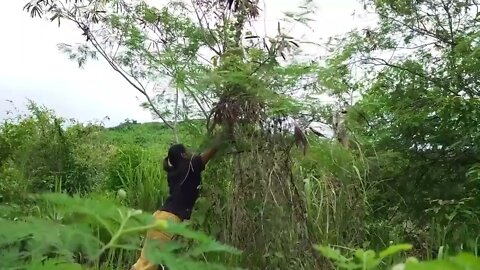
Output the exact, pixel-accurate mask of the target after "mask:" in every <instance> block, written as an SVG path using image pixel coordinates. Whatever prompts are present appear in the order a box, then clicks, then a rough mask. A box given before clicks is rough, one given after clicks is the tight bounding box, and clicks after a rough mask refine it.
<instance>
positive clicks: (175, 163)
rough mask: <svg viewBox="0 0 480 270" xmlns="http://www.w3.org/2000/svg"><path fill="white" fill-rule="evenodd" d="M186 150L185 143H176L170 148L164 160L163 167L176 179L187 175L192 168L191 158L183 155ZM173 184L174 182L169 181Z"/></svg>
mask: <svg viewBox="0 0 480 270" xmlns="http://www.w3.org/2000/svg"><path fill="white" fill-rule="evenodd" d="M186 151H187V150H186V148H185V146H184V145H183V144H175V145H172V146H171V147H170V148H169V149H168V155H167V157H165V159H164V160H163V169H164V170H165V171H166V172H167V173H168V175H169V176H172V177H173V178H176V179H177V178H182V179H183V178H186V177H187V175H188V173H189V169H190V160H189V159H187V158H185V157H184V156H183V154H184V153H186ZM180 181H181V179H180ZM171 184H174V183H169V185H171Z"/></svg>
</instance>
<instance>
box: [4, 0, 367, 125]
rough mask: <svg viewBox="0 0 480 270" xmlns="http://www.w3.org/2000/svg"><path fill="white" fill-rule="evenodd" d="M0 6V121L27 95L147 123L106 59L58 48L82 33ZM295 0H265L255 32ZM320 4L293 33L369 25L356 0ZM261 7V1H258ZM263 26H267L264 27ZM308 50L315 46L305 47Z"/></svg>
mask: <svg viewBox="0 0 480 270" xmlns="http://www.w3.org/2000/svg"><path fill="white" fill-rule="evenodd" d="M2 2H3V3H2V4H3V5H2V9H0V25H1V28H0V29H1V30H2V31H1V35H2V41H1V42H0V119H3V118H4V117H5V112H6V111H7V110H10V109H11V106H10V104H9V103H8V102H6V101H5V100H12V101H14V103H15V105H16V106H17V107H19V108H24V105H25V103H26V99H27V98H29V99H31V100H33V101H35V102H37V103H39V104H41V105H45V106H47V107H48V108H50V109H53V110H54V111H55V112H56V113H57V114H58V115H60V116H62V117H66V118H75V119H77V120H80V121H94V120H101V119H102V118H104V117H105V116H108V117H109V118H110V121H107V122H105V124H106V125H107V126H111V125H116V124H118V123H120V122H122V121H123V120H125V119H126V118H130V119H136V120H138V121H140V122H144V121H151V120H152V117H151V115H150V113H148V112H146V111H145V110H144V109H142V108H140V107H139V103H140V102H143V99H142V98H141V97H140V96H138V95H137V92H136V91H135V90H134V89H133V88H132V87H131V86H130V85H129V84H128V83H127V82H126V81H124V80H123V79H122V78H121V77H120V75H118V74H117V73H115V72H114V71H113V70H112V69H111V68H110V67H109V66H108V65H107V63H106V62H105V61H103V60H98V61H90V62H88V63H87V65H86V66H85V67H84V68H83V69H79V68H78V65H77V63H76V62H73V61H70V60H69V59H68V57H67V56H66V55H64V54H63V53H61V52H60V51H58V49H57V44H58V43H61V42H65V43H75V42H82V41H83V40H84V39H83V36H81V33H80V32H79V31H78V30H77V29H75V28H73V27H72V26H70V25H67V24H64V25H62V26H61V27H60V28H59V27H58V26H57V24H56V23H50V22H48V21H45V20H41V19H32V18H30V17H29V14H28V13H26V12H24V11H23V10H22V8H23V6H24V5H25V3H26V2H27V1H24V0H3V1H2ZM298 3H299V1H293V0H266V7H267V8H266V10H265V11H266V15H265V17H264V18H262V19H260V20H258V21H257V22H256V25H255V28H256V30H257V33H259V34H262V33H263V32H264V31H263V29H264V28H266V29H267V35H270V36H273V35H275V31H276V25H277V21H278V19H279V18H281V17H282V12H283V11H290V10H293V9H295V8H296V6H297V4H298ZM316 5H317V7H318V12H317V15H316V16H315V19H316V22H314V23H311V25H312V26H313V29H314V31H312V30H307V29H306V28H304V27H301V26H299V25H294V26H293V27H292V32H291V33H292V35H293V36H295V37H301V35H302V34H308V35H307V36H306V37H303V38H308V39H309V40H310V41H316V42H320V39H321V38H323V39H326V38H328V37H329V36H331V35H335V34H341V33H344V32H346V31H348V30H350V29H352V28H355V27H359V28H362V27H364V26H365V25H367V24H371V23H372V19H371V18H366V17H359V16H352V13H353V12H354V11H355V10H357V13H358V11H361V10H360V9H361V7H360V6H359V4H358V2H357V0H316ZM262 8H263V5H262ZM265 25H266V26H265ZM309 48H310V50H311V51H309V52H310V53H312V54H315V53H316V51H315V49H313V48H311V47H309Z"/></svg>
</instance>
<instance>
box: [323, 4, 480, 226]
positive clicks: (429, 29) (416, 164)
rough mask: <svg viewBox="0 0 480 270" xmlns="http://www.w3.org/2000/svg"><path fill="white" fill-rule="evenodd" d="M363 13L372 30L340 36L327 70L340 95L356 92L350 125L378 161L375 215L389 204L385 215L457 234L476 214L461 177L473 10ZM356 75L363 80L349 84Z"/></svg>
mask: <svg viewBox="0 0 480 270" xmlns="http://www.w3.org/2000/svg"><path fill="white" fill-rule="evenodd" d="M365 8H366V9H367V10H370V9H374V10H375V13H376V14H377V16H378V19H379V24H378V27H376V28H372V29H366V30H365V32H364V33H363V34H362V33H359V32H353V33H350V34H349V35H348V36H347V37H345V38H344V39H343V40H342V46H341V48H342V51H341V52H339V53H337V54H336V55H335V56H334V57H332V58H331V61H330V65H329V67H328V68H327V70H329V71H331V72H333V71H336V72H337V73H336V74H340V75H341V76H339V77H337V78H335V81H334V82H335V83H336V84H335V86H337V88H338V87H339V85H340V86H341V85H346V86H345V87H343V88H340V92H342V91H343V92H345V89H348V88H349V87H351V86H356V87H357V88H356V89H357V90H358V91H359V92H362V93H364V95H363V96H362V98H361V100H360V101H359V102H358V103H356V104H355V106H354V107H353V108H352V109H351V110H350V112H349V121H350V122H349V124H350V129H351V130H352V131H354V134H355V136H356V138H357V140H359V141H361V142H362V143H364V146H365V147H367V148H369V147H370V146H371V147H373V148H372V149H375V151H377V152H375V153H374V152H371V154H372V155H373V154H375V155H377V157H380V159H379V160H377V161H376V162H374V163H372V170H373V171H374V173H375V175H372V176H373V177H372V180H379V181H381V183H380V184H378V185H377V187H378V189H379V192H378V196H379V197H377V198H378V200H377V201H375V204H374V207H373V208H374V209H382V210H379V211H378V215H382V216H383V215H385V211H384V206H385V205H387V203H386V202H389V203H391V204H393V205H395V206H394V207H390V208H389V209H391V210H397V211H392V214H391V215H392V216H393V217H395V216H397V217H398V216H399V213H405V214H406V216H404V217H403V218H405V217H406V218H408V219H409V220H417V226H418V227H425V224H426V222H428V221H430V219H432V218H435V219H438V220H439V222H441V224H444V225H446V224H448V225H449V226H453V225H452V224H457V225H458V226H459V227H460V226H461V227H463V226H464V224H466V223H468V222H469V221H472V220H474V219H475V218H476V217H478V214H479V209H478V207H476V205H478V183H477V181H476V180H475V181H472V179H471V178H470V177H469V175H471V174H469V172H471V170H472V169H473V168H475V167H476V164H478V162H479V161H480V152H479V150H480V149H479V148H478V146H477V143H476V142H477V141H478V139H479V134H480V133H479V131H480V130H479V128H478V127H479V124H480V123H479V121H480V118H479V115H480V111H479V109H478V108H479V106H478V105H479V91H478V89H479V82H480V73H479V71H480V57H479V56H480V50H479V49H478V44H479V41H480V39H479V38H480V31H479V30H478V29H479V28H478V26H479V14H480V13H479V12H478V10H479V6H478V4H477V3H476V1H452V0H434V1H390V0H382V1H365ZM354 67H355V68H357V69H358V68H360V69H362V70H363V71H364V74H363V75H364V77H360V78H355V77H354V76H352V74H353V72H352V68H354ZM366 78H368V80H367V79H366ZM329 79H330V77H328V76H327V77H326V79H324V80H323V82H324V85H325V83H326V82H329V81H328V80H329ZM330 80H333V79H330ZM342 83H343V84H342ZM398 210H402V211H401V212H398ZM467 210H468V211H467ZM439 213H442V214H441V215H439ZM462 224H463V225H462Z"/></svg>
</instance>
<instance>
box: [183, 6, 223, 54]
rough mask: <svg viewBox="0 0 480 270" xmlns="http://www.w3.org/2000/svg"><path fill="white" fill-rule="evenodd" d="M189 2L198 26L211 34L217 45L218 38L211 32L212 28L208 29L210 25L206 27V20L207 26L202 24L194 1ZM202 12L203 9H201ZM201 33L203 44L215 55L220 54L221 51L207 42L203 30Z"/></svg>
mask: <svg viewBox="0 0 480 270" xmlns="http://www.w3.org/2000/svg"><path fill="white" fill-rule="evenodd" d="M191 3H192V6H193V10H194V11H195V15H196V16H197V20H198V23H199V24H200V27H201V28H202V30H205V29H207V30H208V31H209V33H210V35H211V36H212V38H213V39H214V40H215V42H216V44H217V45H218V40H217V38H216V37H215V35H214V34H213V32H212V30H211V29H210V27H208V22H207V27H204V26H203V22H202V19H201V18H200V14H198V11H197V9H196V7H195V3H194V2H193V0H191ZM202 12H203V11H202ZM202 33H203V37H204V38H205V44H207V46H208V47H209V48H210V49H211V50H212V51H214V52H215V53H216V54H217V55H219V56H220V55H222V53H221V51H219V50H217V49H215V48H214V47H213V46H212V45H211V44H210V43H208V41H207V36H206V35H205V32H204V31H202Z"/></svg>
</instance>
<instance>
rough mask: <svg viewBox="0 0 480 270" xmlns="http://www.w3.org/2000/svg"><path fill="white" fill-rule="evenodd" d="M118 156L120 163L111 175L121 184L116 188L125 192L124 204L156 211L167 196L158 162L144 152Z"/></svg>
mask: <svg viewBox="0 0 480 270" xmlns="http://www.w3.org/2000/svg"><path fill="white" fill-rule="evenodd" d="M119 155H121V158H120V159H119V160H120V162H119V163H118V164H117V165H116V166H115V167H114V169H113V170H114V171H113V173H114V174H115V175H116V177H118V179H119V180H120V183H121V185H120V186H117V187H118V188H119V189H123V190H124V191H125V192H126V198H125V202H126V203H127V204H128V205H129V206H130V207H134V208H137V209H142V210H144V211H151V212H153V211H155V210H157V209H158V208H159V206H160V205H161V204H162V202H163V201H164V200H165V199H166V196H167V195H168V184H167V180H166V174H165V172H164V171H163V168H162V164H161V162H160V160H157V159H156V158H154V157H153V156H152V154H151V153H150V152H148V151H145V150H140V151H138V152H136V153H135V155H130V154H129V152H120V153H119Z"/></svg>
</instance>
